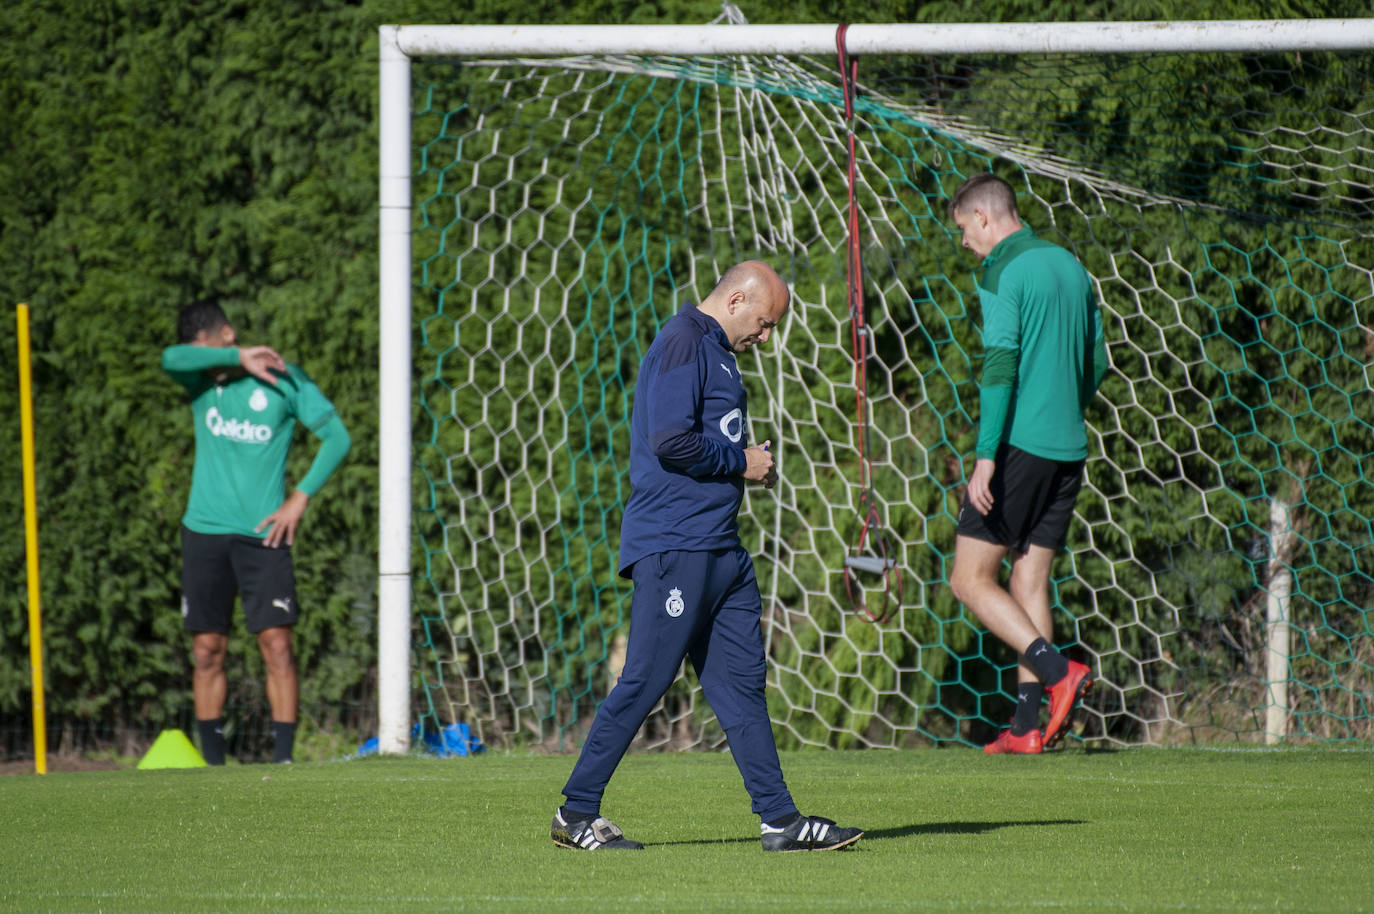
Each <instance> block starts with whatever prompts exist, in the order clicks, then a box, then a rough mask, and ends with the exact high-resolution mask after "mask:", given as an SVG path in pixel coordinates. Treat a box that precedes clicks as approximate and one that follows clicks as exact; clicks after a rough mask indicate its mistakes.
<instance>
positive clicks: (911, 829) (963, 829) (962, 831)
mask: <svg viewBox="0 0 1374 914" xmlns="http://www.w3.org/2000/svg"><path fill="white" fill-rule="evenodd" d="M1086 824H1088V823H1086V822H1084V821H1083V820H1082V819H1031V820H1028V821H1024V822H931V823H930V824H929V825H903V826H901V827H900V828H874V829H869V830H867V831H865V832H864V840H865V841H874V840H877V841H881V840H883V839H885V838H914V837H919V836H922V835H981V834H983V833H985V832H990V831H997V830H998V829H999V828H1050V827H1054V826H1058V825H1086Z"/></svg>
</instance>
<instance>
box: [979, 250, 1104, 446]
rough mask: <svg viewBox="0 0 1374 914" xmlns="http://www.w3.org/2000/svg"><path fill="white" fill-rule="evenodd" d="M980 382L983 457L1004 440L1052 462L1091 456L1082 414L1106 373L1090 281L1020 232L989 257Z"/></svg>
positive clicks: (1075, 265)
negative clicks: (983, 354)
mask: <svg viewBox="0 0 1374 914" xmlns="http://www.w3.org/2000/svg"><path fill="white" fill-rule="evenodd" d="M978 299H979V301H980V302H981V303H982V306H983V349H984V352H985V358H984V362H983V382H982V387H981V389H980V391H979V421H980V425H979V429H978V456H979V457H986V458H993V457H995V455H996V453H997V447H998V445H999V444H1001V443H1002V442H1003V441H1007V442H1009V443H1010V444H1012V445H1014V446H1016V447H1018V448H1021V449H1022V450H1023V451H1028V452H1030V453H1032V454H1035V455H1036V456H1039V457H1044V458H1046V459H1048V460H1062V461H1070V460H1082V459H1083V458H1085V457H1087V456H1088V435H1087V431H1086V430H1085V428H1084V424H1083V409H1084V407H1086V406H1087V405H1088V402H1089V401H1090V400H1091V399H1092V396H1093V394H1094V393H1095V392H1096V390H1097V387H1098V385H1099V384H1100V383H1102V376H1103V375H1104V374H1106V372H1107V347H1106V343H1105V340H1104V338H1103V336H1102V316H1101V314H1099V313H1098V306H1097V294H1096V293H1095V292H1094V291H1093V283H1092V278H1091V277H1090V276H1089V275H1088V271H1087V270H1085V269H1083V265H1082V264H1080V263H1079V262H1078V261H1077V260H1076V259H1075V258H1074V256H1073V254H1071V253H1069V252H1068V251H1066V250H1065V249H1064V248H1061V247H1059V246H1058V245H1055V244H1051V243H1050V242H1048V241H1043V240H1041V239H1040V238H1037V237H1036V235H1035V232H1033V231H1031V230H1030V229H1029V228H1022V229H1021V230H1020V231H1017V232H1014V233H1013V234H1011V235H1008V236H1007V237H1006V238H1004V239H1002V241H1001V242H999V243H998V244H997V246H996V247H994V248H993V249H992V251H991V252H990V253H989V254H988V256H987V257H986V258H984V260H983V274H982V277H981V278H980V279H979V281H978Z"/></svg>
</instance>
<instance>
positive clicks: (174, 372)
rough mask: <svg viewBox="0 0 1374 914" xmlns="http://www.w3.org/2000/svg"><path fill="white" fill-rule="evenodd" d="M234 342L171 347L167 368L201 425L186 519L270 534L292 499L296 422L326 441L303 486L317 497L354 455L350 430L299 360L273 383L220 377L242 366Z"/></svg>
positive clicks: (214, 529)
mask: <svg viewBox="0 0 1374 914" xmlns="http://www.w3.org/2000/svg"><path fill="white" fill-rule="evenodd" d="M238 365H239V351H238V349H237V348H234V347H232V346H231V347H218V346H194V345H181V346H169V347H167V348H166V349H165V350H163V352H162V367H163V369H164V370H165V371H166V372H167V373H168V374H170V375H171V376H172V377H173V378H175V379H176V380H177V382H178V383H180V384H181V385H182V386H183V387H185V388H186V391H187V393H188V394H190V397H191V415H192V416H193V417H194V418H195V426H196V460H195V465H194V467H193V469H192V471H191V496H190V498H189V499H188V500H187V503H186V514H185V515H184V516H183V517H182V520H181V522H182V523H183V524H185V525H186V526H187V527H188V528H189V529H191V530H194V531H195V532H197V533H240V534H243V535H244V536H255V537H264V536H266V535H267V531H266V530H263V531H259V530H257V526H258V525H259V524H260V523H262V521H263V518H265V517H267V515H269V514H271V513H272V512H273V511H275V510H277V508H279V507H281V504H282V501H283V499H284V497H285V483H286V452H287V451H288V450H289V448H290V446H291V432H292V429H293V428H294V426H295V423H296V420H297V419H299V420H300V421H301V423H302V424H303V425H304V426H305V427H306V428H308V429H310V431H311V432H313V433H314V434H315V435H316V437H318V438H319V439H320V449H319V452H318V453H317V454H316V455H315V460H314V462H313V463H312V464H311V466H310V472H308V473H307V474H306V476H305V478H304V479H302V480H301V482H300V485H299V486H297V488H299V489H300V490H301V491H302V492H304V493H305V494H306V495H310V496H313V495H314V494H315V493H316V492H318V491H319V489H320V486H322V485H324V483H325V480H326V479H328V478H329V476H330V474H331V473H333V472H334V469H335V468H336V467H338V465H339V463H340V462H341V461H342V460H343V458H344V455H345V454H347V453H348V448H349V444H350V441H349V437H348V431H347V430H346V429H345V428H344V425H343V423H342V422H341V421H340V420H339V417H338V415H337V414H336V413H335V412H334V404H332V403H330V402H329V400H328V399H327V398H326V397H325V395H324V394H323V393H321V391H320V389H319V388H318V387H316V386H315V383H314V382H313V381H311V380H310V378H309V377H308V376H307V375H306V373H305V372H304V371H302V370H301V368H300V367H299V366H297V365H287V366H286V368H287V373H286V374H285V375H280V374H279V375H277V383H276V384H269V383H267V382H265V381H260V380H258V379H257V378H255V377H253V376H252V375H249V374H242V375H239V376H233V375H231V376H230V377H228V378H226V379H225V380H224V382H223V383H216V382H215V379H214V373H215V371H216V370H217V369H220V370H222V369H225V368H230V369H232V368H237V367H238Z"/></svg>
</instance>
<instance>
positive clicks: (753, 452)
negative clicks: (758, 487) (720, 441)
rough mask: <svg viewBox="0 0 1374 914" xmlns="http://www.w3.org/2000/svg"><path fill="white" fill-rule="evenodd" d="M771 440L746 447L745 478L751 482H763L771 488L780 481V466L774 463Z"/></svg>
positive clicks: (766, 486)
mask: <svg viewBox="0 0 1374 914" xmlns="http://www.w3.org/2000/svg"><path fill="white" fill-rule="evenodd" d="M770 444H772V442H771V441H765V442H764V443H763V444H759V445H755V446H754V447H747V448H745V449H744V460H745V464H744V478H745V479H747V480H749V481H750V482H760V483H763V487H764V488H765V489H771V488H773V486H775V485H777V482H778V468H777V466H775V465H774V463H773V454H772V453H771V452H770V451H769V450H768V446H769V445H770Z"/></svg>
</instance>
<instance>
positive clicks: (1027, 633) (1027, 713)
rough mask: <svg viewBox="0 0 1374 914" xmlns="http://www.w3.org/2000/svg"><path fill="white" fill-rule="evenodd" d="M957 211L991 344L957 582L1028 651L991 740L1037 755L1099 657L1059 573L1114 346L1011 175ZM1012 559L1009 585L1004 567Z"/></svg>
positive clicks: (988, 621)
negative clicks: (1070, 637) (1054, 602)
mask: <svg viewBox="0 0 1374 914" xmlns="http://www.w3.org/2000/svg"><path fill="white" fill-rule="evenodd" d="M949 215H950V218H951V219H953V220H954V223H955V224H956V225H957V226H958V227H959V229H960V231H961V232H962V234H963V238H962V243H963V246H964V247H966V248H968V249H969V250H970V251H972V252H973V253H974V254H975V255H977V257H978V258H979V260H980V261H982V266H983V272H982V275H981V276H980V277H979V279H978V298H979V302H980V304H981V306H982V311H983V345H984V348H985V357H984V362H983V376H982V381H981V385H980V388H979V433H978V445H977V461H976V463H975V464H974V469H973V475H972V476H971V477H970V478H969V483H968V490H967V492H966V493H965V496H964V502H963V505H962V506H961V507H960V510H959V527H958V538H957V540H956V543H955V549H954V570H953V572H952V573H951V574H950V588H951V589H952V590H953V591H954V594H955V596H956V597H958V598H959V600H960V601H962V602H963V603H964V604H965V605H967V606H968V608H969V609H970V610H971V611H972V612H973V614H974V615H975V616H977V617H978V619H979V621H981V622H982V623H983V624H984V625H986V626H987V627H988V630H989V631H991V632H992V633H993V634H994V635H996V636H997V637H998V638H1000V639H1001V640H1002V641H1004V642H1006V643H1007V644H1008V645H1010V646H1011V647H1012V648H1013V649H1014V650H1016V652H1017V655H1018V657H1019V658H1020V664H1019V667H1018V671H1017V672H1018V675H1017V679H1018V688H1017V705H1016V711H1015V713H1014V715H1013V717H1012V722H1011V726H1010V728H1009V729H1008V730H1007V731H1006V732H1005V733H1003V734H1002V735H1001V736H999V737H998V738H997V739H996V740H995V741H993V742H992V743H990V744H988V746H986V747H985V749H984V751H986V752H988V753H989V754H997V755H1000V754H1035V753H1038V752H1041V751H1043V749H1044V748H1048V747H1052V746H1054V745H1056V744H1057V743H1058V742H1059V741H1060V740H1061V739H1062V738H1063V736H1064V733H1065V732H1066V730H1067V729H1068V725H1069V721H1070V717H1071V715H1072V713H1073V710H1074V708H1075V706H1076V705H1077V704H1078V702H1079V700H1080V699H1081V698H1082V697H1083V695H1084V694H1086V693H1087V691H1088V689H1089V688H1090V687H1091V686H1092V676H1091V671H1090V670H1089V669H1088V667H1086V666H1084V665H1083V664H1081V663H1078V662H1076V661H1073V660H1069V659H1068V658H1067V657H1065V656H1064V655H1063V654H1061V653H1060V652H1059V651H1057V650H1055V648H1054V646H1053V644H1052V641H1053V639H1054V629H1053V624H1052V622H1051V617H1050V598H1049V579H1050V565H1051V563H1052V561H1053V559H1054V554H1055V552H1056V551H1058V550H1059V549H1061V548H1062V547H1063V545H1064V541H1065V538H1066V536H1067V534H1068V529H1069V522H1070V521H1071V520H1072V519H1073V506H1074V501H1075V499H1076V498H1077V496H1078V490H1079V488H1080V486H1081V485H1082V482H1083V466H1084V461H1085V460H1086V459H1087V456H1088V439H1087V432H1086V429H1085V427H1084V422H1083V409H1084V407H1085V406H1086V405H1087V404H1088V402H1089V401H1090V400H1091V399H1092V397H1093V396H1094V395H1095V393H1096V391H1097V387H1098V385H1099V384H1100V383H1101V382H1102V377H1103V375H1104V374H1106V371H1107V365H1108V362H1107V348H1106V344H1105V341H1104V338H1103V335H1102V318H1101V315H1100V314H1099V313H1098V304H1097V294H1096V291H1095V290H1094V288H1093V282H1092V278H1091V277H1090V276H1089V275H1088V272H1087V270H1085V269H1084V268H1083V266H1082V265H1081V264H1080V263H1079V262H1078V261H1077V260H1076V259H1075V258H1074V256H1073V255H1072V254H1071V253H1069V252H1068V251H1067V250H1065V249H1064V248H1061V247H1059V246H1058V245H1054V244H1051V243H1049V242H1048V241H1043V240H1041V239H1040V238H1038V237H1036V235H1035V233H1034V232H1033V231H1032V230H1031V229H1030V228H1028V227H1027V226H1025V225H1024V224H1022V222H1021V216H1020V213H1019V212H1018V211H1017V208H1016V195H1015V193H1014V192H1013V191H1012V189H1011V186H1010V185H1009V184H1007V183H1006V182H1005V181H1003V180H1002V179H1000V178H998V177H995V176H994V175H992V174H979V175H974V176H973V177H972V178H970V179H969V180H968V181H966V182H965V183H964V184H963V186H962V187H960V188H959V190H958V191H956V192H955V194H954V196H953V198H951V200H950V203H949ZM1008 556H1010V560H1011V580H1010V582H1009V587H1007V588H1004V587H1002V586H1001V584H1000V583H999V581H998V573H999V571H1000V570H1001V566H1002V561H1003V559H1005V558H1007V557H1008ZM1046 691H1048V692H1049V699H1050V716H1049V722H1048V723H1047V724H1046V725H1045V730H1044V733H1043V735H1041V734H1039V733H1036V732H1035V731H1036V727H1037V725H1038V722H1039V713H1040V702H1041V699H1042V697H1043V695H1044V693H1045V692H1046ZM1033 733H1034V735H1032V734H1033Z"/></svg>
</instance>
